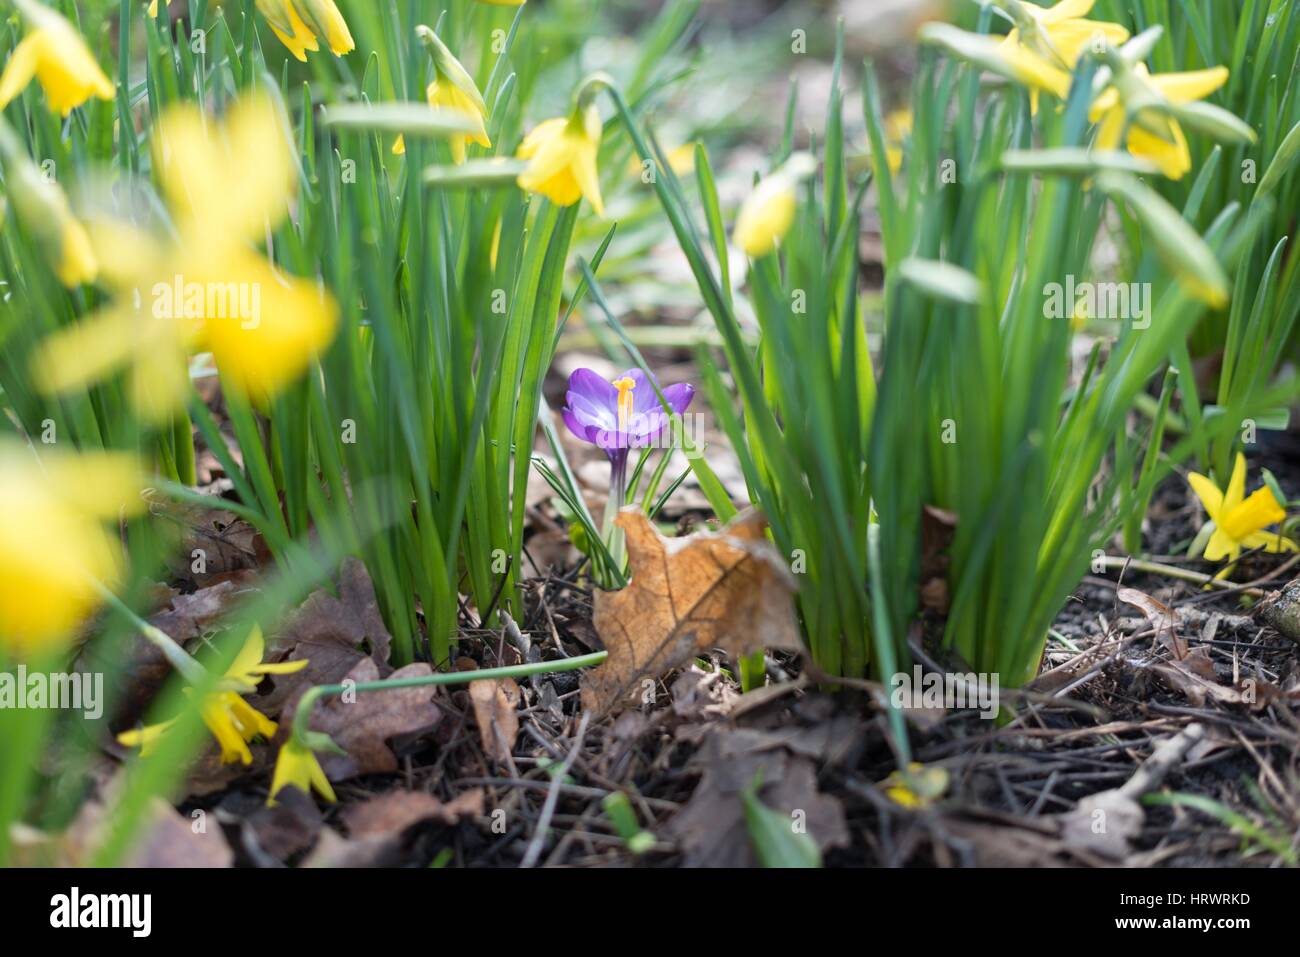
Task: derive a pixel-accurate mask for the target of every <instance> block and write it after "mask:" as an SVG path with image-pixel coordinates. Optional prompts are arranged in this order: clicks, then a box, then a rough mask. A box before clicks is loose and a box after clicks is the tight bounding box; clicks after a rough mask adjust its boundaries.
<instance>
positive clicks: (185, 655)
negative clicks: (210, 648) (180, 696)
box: [93, 581, 207, 684]
mask: <svg viewBox="0 0 1300 957" xmlns="http://www.w3.org/2000/svg"><path fill="white" fill-rule="evenodd" d="M93 584H94V586H95V590H96V591H98V592H99V594H100V595H101V596H102V597H103V599H104V601H105V603H106V604H108V606H109V607H111V608H112V609H113V610H114V611H116V612H117V613H118V614H119V615H121V616H122V617H123V618H125V619H126V620H127V621H129V622H130V623H131V624H132V625H134V626H135V629H136V631H138V632H139V633H140V634H141V635H143V636H144V637H145V638H146V639H147V640H148V641H149V642H150V643H151V644H152V645H154V647H156V648H157V649H158V650H159V651H161V652H162V653H163V656H164V657H165V658H166V659H167V660H168V662H170V663H171V666H172V667H173V668H175V669H176V670H177V671H179V672H180V673H181V674H182V675H184V676H185V680H186V681H188V682H189V683H190V684H199V683H200V682H202V681H203V680H204V679H205V677H206V675H207V671H206V669H205V668H204V667H203V666H202V665H201V664H199V663H198V661H196V660H195V659H194V657H193V656H191V655H190V654H189V652H187V651H186V650H185V649H184V648H182V647H181V646H180V645H178V644H177V643H176V640H175V639H174V638H172V636H171V635H169V634H167V632H165V631H163V630H162V629H161V628H157V627H155V626H153V625H151V624H149V622H147V621H145V620H144V619H143V618H141V617H140V616H139V615H137V614H136V613H135V612H134V611H132V610H131V609H130V608H129V607H128V606H127V604H126V602H124V601H122V599H120V598H118V597H117V595H115V594H113V591H112V589H110V588H108V587H106V586H105V585H104V583H103V582H100V581H94V582H93Z"/></svg>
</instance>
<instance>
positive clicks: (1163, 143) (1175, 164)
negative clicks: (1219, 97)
mask: <svg viewBox="0 0 1300 957" xmlns="http://www.w3.org/2000/svg"><path fill="white" fill-rule="evenodd" d="M1131 77H1132V79H1133V81H1134V82H1135V84H1136V86H1137V90H1138V91H1140V92H1141V93H1142V94H1146V95H1150V96H1152V97H1153V98H1157V99H1159V98H1163V99H1165V100H1168V101H1169V102H1170V103H1190V102H1192V101H1193V100H1199V99H1202V98H1204V97H1207V96H1209V95H1210V94H1211V93H1213V92H1214V91H1215V90H1217V89H1218V88H1219V87H1221V86H1223V84H1224V83H1226V82H1227V81H1228V68H1227V67H1224V66H1216V67H1211V68H1210V69H1208V70H1193V71H1191V72H1188V73H1156V74H1151V73H1149V72H1148V71H1147V68H1146V66H1145V65H1144V64H1141V63H1139V64H1138V65H1137V66H1136V67H1134V69H1133V72H1132V74H1131ZM1089 119H1091V120H1092V121H1093V122H1094V123H1096V122H1098V121H1100V124H1101V125H1100V126H1099V127H1098V129H1097V140H1096V148H1097V149H1098V150H1113V149H1117V148H1118V147H1119V143H1120V138H1121V137H1122V136H1124V130H1125V126H1126V125H1127V127H1128V134H1127V145H1128V151H1129V152H1130V153H1132V154H1133V155H1134V156H1141V157H1143V158H1145V159H1149V160H1151V162H1153V163H1155V164H1156V166H1158V167H1159V168H1160V171H1161V172H1162V173H1164V174H1165V175H1166V176H1168V177H1169V178H1170V179H1182V178H1183V176H1185V175H1186V174H1187V171H1188V170H1190V169H1191V168H1192V154H1191V152H1190V151H1189V150H1188V148H1187V137H1186V136H1184V135H1183V129H1182V127H1181V126H1180V125H1179V124H1178V121H1177V120H1175V119H1174V118H1173V117H1170V116H1166V115H1164V114H1163V113H1159V112H1157V111H1155V110H1142V109H1140V110H1139V113H1138V116H1136V117H1134V118H1133V122H1132V123H1129V117H1128V110H1127V109H1126V107H1125V104H1124V97H1122V96H1121V95H1120V91H1119V90H1118V89H1116V88H1115V87H1114V86H1112V87H1110V88H1109V89H1107V90H1106V91H1105V92H1104V93H1103V94H1102V95H1101V96H1099V97H1097V99H1096V101H1095V102H1094V103H1093V104H1092V110H1091V112H1090V113H1089ZM1147 124H1150V125H1152V126H1153V127H1154V128H1155V130H1158V131H1159V134H1157V133H1156V132H1154V131H1152V130H1151V129H1147V128H1145V126H1146V125H1147Z"/></svg>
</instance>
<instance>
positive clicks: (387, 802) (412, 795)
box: [343, 788, 484, 839]
mask: <svg viewBox="0 0 1300 957" xmlns="http://www.w3.org/2000/svg"><path fill="white" fill-rule="evenodd" d="M483 801H484V792H483V789H482V788H471V789H470V790H468V791H462V792H461V793H460V794H458V795H456V797H455V798H453V799H452V800H450V801H448V802H446V803H443V802H442V801H439V800H438V799H437V798H436V797H434V796H433V795H432V794H429V793H428V792H426V791H389V792H388V793H387V794H381V795H379V796H378V797H373V798H370V799H369V800H367V801H363V802H362V803H360V804H354V805H353V806H352V807H349V808H348V809H347V810H345V811H344V812H343V823H344V824H346V825H347V828H348V834H349V835H350V836H351V837H352V838H354V839H356V838H364V837H379V836H386V835H398V834H401V833H402V832H403V831H405V830H406V829H407V828H410V827H413V826H414V825H416V824H420V823H423V822H424V821H439V822H441V823H443V824H456V823H458V822H459V821H460V819H461V818H463V817H479V816H481V815H482V814H483V808H484V804H483Z"/></svg>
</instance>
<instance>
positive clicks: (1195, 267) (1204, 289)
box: [1097, 170, 1228, 309]
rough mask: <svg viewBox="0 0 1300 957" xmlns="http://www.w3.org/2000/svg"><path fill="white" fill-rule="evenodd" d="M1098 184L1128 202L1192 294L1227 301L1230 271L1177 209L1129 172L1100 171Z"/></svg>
mask: <svg viewBox="0 0 1300 957" xmlns="http://www.w3.org/2000/svg"><path fill="white" fill-rule="evenodd" d="M1097 187H1098V188H1099V189H1100V190H1101V191H1102V192H1104V193H1106V194H1108V195H1110V196H1113V197H1119V198H1121V199H1123V200H1124V201H1125V202H1126V203H1128V205H1129V207H1130V208H1131V209H1132V210H1133V212H1134V213H1135V214H1136V215H1137V218H1138V219H1139V220H1140V221H1141V223H1142V225H1143V226H1144V227H1145V229H1146V232H1147V235H1149V236H1150V237H1151V240H1152V242H1153V243H1154V244H1155V247H1156V251H1157V253H1159V255H1160V258H1161V259H1162V260H1163V261H1164V262H1165V264H1166V265H1167V266H1168V267H1169V269H1170V271H1171V272H1173V274H1174V275H1175V276H1176V277H1177V278H1178V280H1179V282H1181V283H1182V284H1183V285H1184V286H1186V287H1187V289H1188V291H1190V292H1191V293H1192V295H1194V296H1196V298H1198V299H1200V300H1202V301H1203V302H1205V303H1207V304H1209V305H1210V306H1213V307H1214V308H1216V309H1218V308H1222V307H1223V306H1224V305H1226V304H1227V302H1228V276H1227V273H1225V272H1224V270H1223V266H1222V265H1220V263H1219V260H1218V258H1217V257H1216V256H1215V255H1214V251H1213V250H1212V249H1210V247H1209V246H1207V245H1206V244H1205V240H1203V239H1202V238H1201V237H1200V236H1199V235H1198V234H1197V232H1196V230H1194V229H1193V228H1192V227H1191V226H1190V225H1189V224H1188V222H1187V220H1185V219H1183V217H1182V216H1181V215H1179V213H1178V211H1177V210H1176V209H1174V208H1173V207H1172V206H1170V205H1169V203H1167V202H1166V201H1165V200H1164V199H1162V198H1161V197H1160V195H1159V194H1158V193H1156V192H1154V191H1153V190H1152V189H1151V188H1150V187H1147V186H1144V185H1143V184H1142V183H1140V182H1138V180H1136V179H1134V178H1133V177H1132V176H1129V175H1128V174H1127V173H1118V172H1115V171H1113V170H1106V171H1104V172H1102V173H1100V174H1098V176H1097Z"/></svg>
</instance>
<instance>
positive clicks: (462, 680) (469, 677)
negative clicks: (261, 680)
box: [293, 651, 609, 741]
mask: <svg viewBox="0 0 1300 957" xmlns="http://www.w3.org/2000/svg"><path fill="white" fill-rule="evenodd" d="M608 656H609V652H607V651H597V652H593V653H592V654H589V655H579V656H578V657H576V658H565V659H564V660H562V661H538V662H534V663H533V664H528V665H510V666H508V667H504V668H484V669H482V670H479V671H453V672H440V673H438V674H432V675H420V676H419V677H416V678H396V679H391V680H389V681H359V682H356V683H354V684H346V685H345V684H335V685H316V686H314V687H312V688H308V689H307V691H306V692H305V693H304V694H303V696H302V697H301V698H299V699H298V708H297V710H296V711H295V712H294V716H293V735H294V737H295V738H297V739H298V740H299V741H303V740H305V738H306V735H307V734H308V727H307V724H308V721H309V720H310V718H311V709H312V708H313V707H314V706H315V704H316V702H317V701H318V700H319V699H321V698H323V697H325V696H326V695H340V694H343V693H344V692H346V691H392V690H396V689H398V688H422V687H424V686H426V685H456V684H467V683H468V682H471V681H491V680H493V679H497V678H526V677H528V676H529V675H540V674H558V673H559V672H561V671H577V670H578V669H579V668H585V667H587V666H588V665H598V664H600V663H601V662H602V661H604V660H605V659H606V658H607V657H608Z"/></svg>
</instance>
